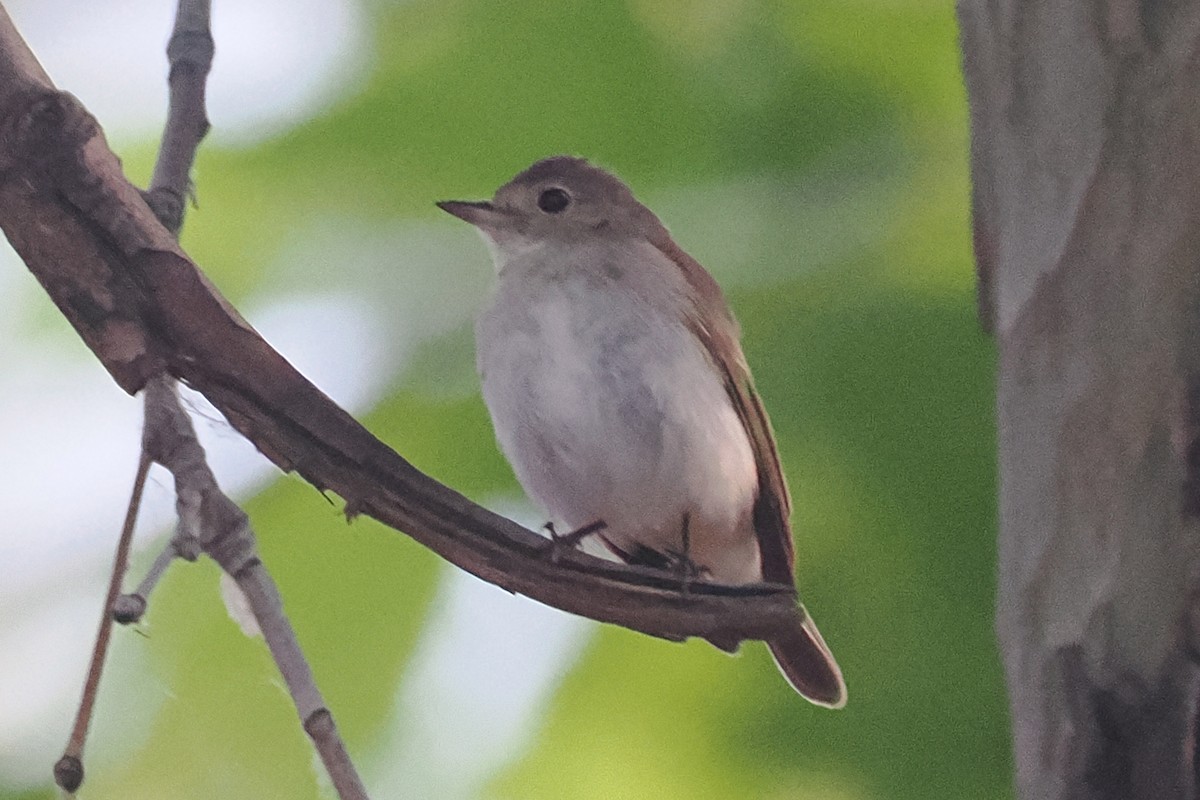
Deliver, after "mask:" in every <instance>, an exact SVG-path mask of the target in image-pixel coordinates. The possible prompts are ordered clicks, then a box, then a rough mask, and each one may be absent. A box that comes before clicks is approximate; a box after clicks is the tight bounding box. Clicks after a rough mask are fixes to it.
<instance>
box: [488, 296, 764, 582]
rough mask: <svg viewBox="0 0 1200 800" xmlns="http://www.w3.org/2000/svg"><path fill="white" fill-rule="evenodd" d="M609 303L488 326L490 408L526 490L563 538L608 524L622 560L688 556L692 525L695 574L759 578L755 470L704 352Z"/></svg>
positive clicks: (554, 306)
mask: <svg viewBox="0 0 1200 800" xmlns="http://www.w3.org/2000/svg"><path fill="white" fill-rule="evenodd" d="M600 299H603V300H604V305H603V308H598V309H597V308H587V307H580V303H579V301H578V298H573V297H571V296H569V295H567V294H558V295H554V294H552V295H550V296H549V297H546V298H543V299H542V300H541V302H538V303H536V304H533V306H532V308H531V313H529V314H528V315H524V316H518V317H517V318H516V319H517V322H516V324H512V325H511V326H507V329H504V328H505V326H496V325H495V324H491V325H489V324H488V322H487V318H486V317H485V320H483V321H481V326H480V331H479V335H480V370H481V373H482V376H483V393H484V400H485V402H486V403H487V405H488V408H489V411H490V412H491V415H492V418H493V422H494V425H495V428H496V435H497V439H498V440H499V442H500V445H501V448H502V449H503V450H504V453H505V455H506V456H507V457H508V459H509V461H510V462H511V463H512V465H513V468H514V471H515V472H516V474H517V477H518V479H519V480H520V482H521V484H522V486H523V487H524V488H525V490H526V491H527V492H528V493H529V495H530V496H531V497H532V498H533V499H534V500H535V501H537V502H538V503H540V504H541V505H542V506H544V507H545V509H546V511H547V512H548V513H549V515H550V517H551V519H552V520H553V521H554V522H555V524H556V525H557V526H559V527H560V528H562V529H564V530H571V529H577V528H580V527H582V526H584V525H588V524H590V523H592V522H596V521H598V520H599V521H603V522H604V523H605V525H606V526H607V527H606V529H605V531H604V536H605V537H606V538H608V539H609V540H610V541H611V542H612V543H613V545H615V546H616V547H618V548H620V549H623V550H626V551H631V550H636V549H637V548H638V547H639V546H640V547H648V548H650V549H652V550H655V551H657V552H660V553H665V554H679V553H681V552H682V551H683V540H682V533H683V528H684V525H685V520H686V524H687V527H688V538H689V546H688V556H689V558H690V559H691V560H692V561H693V562H694V563H695V564H697V565H698V566H700V567H703V568H705V569H706V570H708V571H709V573H710V574H711V575H712V577H713V578H714V579H717V580H723V581H729V582H745V581H753V580H758V579H759V577H760V568H759V559H758V547H757V542H756V539H755V537H754V533H753V529H752V527H751V521H750V515H751V508H752V505H753V503H754V498H755V495H756V492H757V486H758V478H757V470H756V467H755V463H754V457H753V453H752V452H751V449H750V443H749V440H748V438H747V436H746V433H745V430H744V428H743V426H742V424H741V421H740V420H739V418H738V416H737V414H736V412H735V411H734V409H733V407H732V404H731V403H730V401H729V398H728V396H727V394H726V391H725V388H724V385H723V383H722V381H721V379H720V378H719V377H718V375H717V373H716V371H715V369H714V368H713V366H712V364H711V362H710V361H709V359H708V356H707V354H706V353H705V352H704V351H703V348H702V346H701V345H700V343H699V342H698V341H697V340H696V339H695V337H694V336H693V335H692V334H691V332H690V331H689V330H688V329H687V328H686V327H685V326H684V325H683V324H682V323H680V324H676V325H672V324H667V323H666V322H665V321H664V320H662V319H660V318H656V317H655V316H654V315H653V314H651V313H649V312H648V311H647V310H646V309H643V308H640V307H639V306H638V305H637V304H636V303H622V302H620V301H619V300H617V301H614V300H613V299H612V298H600ZM508 311H509V312H510V313H509V314H508V315H506V316H505V318H506V319H510V320H511V319H512V318H513V315H512V314H511V311H512V309H511V308H510V309H508Z"/></svg>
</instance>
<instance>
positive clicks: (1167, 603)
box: [959, 0, 1200, 800]
mask: <svg viewBox="0 0 1200 800" xmlns="http://www.w3.org/2000/svg"><path fill="white" fill-rule="evenodd" d="M959 19H960V23H961V27H962V48H963V54H964V70H965V73H966V79H967V88H968V91H969V96H970V103H971V133H972V143H971V144H972V147H971V159H972V173H973V181H974V192H973V203H974V223H975V245H976V261H977V265H978V270H979V297H980V312H981V315H982V317H983V319H984V324H985V325H986V326H988V327H989V328H990V329H991V330H992V331H993V332H994V334H995V336H996V339H997V344H998V348H999V376H998V386H997V416H998V425H999V446H1000V454H999V466H1000V547H999V550H1000V571H999V600H998V612H997V629H998V633H999V639H1000V645H1001V648H1002V652H1003V658H1004V665H1005V671H1006V675H1007V680H1008V689H1009V696H1010V708H1011V712H1012V720H1013V728H1014V751H1015V758H1016V765H1017V789H1018V795H1019V797H1021V798H1022V799H1023V800H1033V798H1038V800H1042V799H1043V798H1045V799H1046V800H1050V799H1051V798H1053V799H1054V800H1058V799H1059V798H1113V799H1114V800H1115V799H1116V798H1122V800H1173V799H1174V798H1188V799H1189V800H1191V798H1194V797H1195V796H1196V784H1197V781H1196V776H1195V771H1194V767H1193V750H1194V746H1195V736H1194V732H1195V709H1196V695H1197V670H1196V667H1195V663H1194V661H1195V658H1196V652H1197V650H1198V649H1200V647H1198V645H1197V642H1200V605H1198V598H1200V595H1198V594H1197V593H1196V590H1197V587H1198V584H1197V565H1198V560H1197V554H1198V551H1200V526H1198V525H1197V522H1198V521H1200V517H1198V515H1200V306H1198V305H1197V301H1198V299H1200V292H1198V277H1197V276H1198V275H1200V213H1198V212H1200V4H1196V3H1185V2H1173V1H1172V0H1151V1H1149V2H1135V1H1134V0H1094V1H1093V2H1079V0H962V2H961V3H960V6H959Z"/></svg>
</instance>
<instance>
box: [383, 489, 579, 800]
mask: <svg viewBox="0 0 1200 800" xmlns="http://www.w3.org/2000/svg"><path fill="white" fill-rule="evenodd" d="M506 505H507V506H512V507H514V508H521V507H523V508H525V509H526V511H525V513H523V514H519V515H517V516H516V519H518V521H520V522H522V524H526V525H530V526H533V527H536V525H537V524H538V523H536V522H533V520H535V519H537V516H536V515H535V514H533V513H532V512H529V511H528V506H519V505H517V504H515V503H508V504H506ZM505 510H509V509H505ZM597 627H598V625H597V623H595V622H592V621H590V620H586V619H583V618H581V617H576V616H573V615H571V614H567V613H565V612H562V611H558V610H557V609H553V608H550V607H548V606H545V605H542V604H541V603H538V602H536V601H534V600H530V599H529V598H527V597H522V596H520V595H511V594H509V593H508V592H505V591H504V590H503V589H499V588H497V587H495V586H492V585H491V584H489V583H485V582H483V581H481V580H479V579H478V578H476V577H474V576H472V575H469V574H468V573H466V572H463V571H462V570H458V569H447V570H445V571H444V573H443V578H442V581H441V585H440V586H439V587H438V591H437V594H436V596H435V597H434V599H433V604H432V609H431V612H430V615H429V617H428V619H427V620H426V623H425V628H424V630H423V631H422V634H421V638H420V640H419V641H418V642H417V647H416V651H415V655H414V656H413V661H412V663H411V664H410V665H409V667H408V670H407V671H406V672H405V675H404V678H403V680H402V681H401V683H400V687H399V691H398V694H397V697H396V706H395V708H394V710H393V715H392V719H391V721H390V722H389V723H388V725H387V729H386V732H385V733H384V735H383V736H382V738H381V740H380V741H379V742H377V744H376V745H375V754H374V757H373V758H371V759H369V761H368V763H367V775H368V779H367V783H368V785H369V786H370V787H371V788H372V790H373V791H374V792H376V793H378V794H380V795H383V796H387V797H425V798H430V800H459V799H460V798H461V799H462V800H468V798H477V797H480V796H482V790H483V789H484V788H485V787H486V785H487V784H488V783H489V782H490V781H491V780H492V779H493V778H494V777H495V776H496V774H497V773H498V772H499V771H500V770H502V769H504V768H505V767H506V766H508V765H509V764H510V763H512V762H513V761H514V760H516V759H517V758H519V757H520V756H521V755H522V754H523V753H524V752H525V751H526V749H527V748H528V747H529V745H530V744H531V743H532V741H533V739H534V735H535V733H536V732H537V730H538V727H539V726H540V724H541V723H542V720H543V714H544V712H545V710H546V708H547V706H548V705H549V704H550V702H551V700H552V699H553V696H554V692H555V691H556V690H557V688H558V686H559V684H560V682H561V681H562V678H563V676H565V675H566V673H567V672H568V671H569V670H570V669H571V667H572V666H574V664H575V662H576V661H577V660H578V659H579V658H580V656H581V654H582V652H583V650H584V647H585V646H586V644H587V643H588V641H590V639H591V637H592V635H593V634H594V633H595V631H596V629H597Z"/></svg>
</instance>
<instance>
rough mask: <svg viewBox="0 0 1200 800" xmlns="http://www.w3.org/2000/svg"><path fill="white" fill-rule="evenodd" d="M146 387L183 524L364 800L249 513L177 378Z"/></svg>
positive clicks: (351, 797) (343, 788)
mask: <svg viewBox="0 0 1200 800" xmlns="http://www.w3.org/2000/svg"><path fill="white" fill-rule="evenodd" d="M145 393H146V429H147V431H148V432H149V433H148V436H147V450H148V452H149V454H150V456H151V457H152V458H153V459H154V460H155V461H156V462H158V463H160V464H162V465H163V466H164V467H166V468H167V469H168V470H170V472H171V474H173V475H174V476H175V494H176V509H177V511H178V513H179V518H180V525H181V527H183V526H186V527H188V528H189V529H191V530H192V531H193V532H194V533H195V535H196V538H197V539H198V540H199V542H200V546H201V548H202V549H203V550H204V553H205V554H207V555H208V556H209V557H210V558H212V559H213V560H214V561H216V562H217V564H219V565H220V567H221V569H223V570H224V571H225V572H226V573H228V574H229V575H231V576H233V578H234V580H235V581H237V584H238V588H239V589H241V591H242V593H243V594H244V595H245V596H246V599H247V601H248V602H249V604H250V609H251V611H252V612H253V613H254V617H255V620H256V621H257V623H258V627H259V629H260V630H261V631H262V635H263V639H264V640H265V641H266V643H267V647H268V648H269V649H270V651H271V655H272V656H273V657H274V659H275V663H276V665H277V666H278V667H279V672H280V674H281V675H282V676H283V679H284V682H285V683H286V684H287V687H288V692H289V693H290V694H291V696H292V700H293V702H294V703H295V705H296V712H297V713H298V714H299V716H300V721H301V723H302V724H303V726H304V730H305V731H306V732H307V733H308V734H309V736H310V737H311V738H312V740H313V745H314V746H315V747H316V750H317V753H318V754H319V755H320V757H321V760H322V762H323V763H324V764H325V768H326V771H327V772H328V773H329V776H330V780H331V781H332V783H333V786H334V789H335V790H336V791H337V793H338V797H340V798H342V800H366V797H367V793H366V789H365V788H364V787H363V784H362V780H361V779H360V778H359V777H358V773H357V772H356V771H355V769H354V765H353V763H352V762H351V761H350V758H349V754H348V753H347V750H346V746H345V744H344V743H343V742H342V739H341V736H340V735H339V733H338V731H337V726H336V724H335V723H334V721H333V715H332V714H331V713H330V712H329V710H328V708H327V707H326V706H325V700H324V698H323V697H322V696H321V692H320V690H319V689H318V688H317V685H316V681H315V680H314V678H313V674H312V669H311V668H310V667H309V665H308V661H307V660H306V659H305V657H304V653H303V652H302V651H301V649H300V644H299V642H298V641H297V639H296V633H295V631H294V630H293V629H292V626H291V623H290V622H289V621H288V619H287V616H286V615H285V614H284V612H283V601H282V600H281V598H280V596H279V590H278V588H277V587H276V585H275V581H274V580H273V579H272V578H271V575H270V573H269V572H268V571H267V568H266V567H265V566H264V565H263V563H262V560H261V559H260V558H259V555H258V551H257V547H256V544H255V540H254V531H253V530H252V529H251V527H250V520H249V517H247V516H246V512H244V511H242V509H241V508H239V507H238V506H237V504H236V503H234V502H233V501H232V500H231V499H229V497H228V496H226V495H225V494H224V493H223V492H222V491H221V488H220V487H219V486H218V485H217V481H216V478H215V476H214V475H213V473H212V469H211V468H210V467H209V466H208V462H207V459H206V457H205V453H204V448H203V447H202V446H201V445H200V442H199V440H197V438H196V431H195V427H194V426H193V425H192V421H191V418H190V417H189V416H188V414H187V412H186V411H184V410H183V407H182V406H181V405H180V404H179V396H178V395H177V394H176V392H175V382H174V380H172V379H171V378H170V377H168V376H165V375H163V376H159V377H158V378H155V379H154V380H152V381H150V383H148V384H147V385H146V390H145Z"/></svg>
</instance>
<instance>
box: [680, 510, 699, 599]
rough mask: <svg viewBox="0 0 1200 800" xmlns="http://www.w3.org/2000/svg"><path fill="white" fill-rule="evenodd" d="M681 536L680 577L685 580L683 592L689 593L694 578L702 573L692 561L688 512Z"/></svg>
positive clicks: (684, 518) (684, 516)
mask: <svg viewBox="0 0 1200 800" xmlns="http://www.w3.org/2000/svg"><path fill="white" fill-rule="evenodd" d="M679 537H680V539H681V540H682V544H683V550H682V552H680V554H679V565H678V570H679V579H680V580H681V581H683V590H682V591H683V594H685V595H687V594H690V593H691V588H692V579H693V578H695V577H697V576H698V575H699V574H700V568H699V567H697V566H696V564H695V563H693V561H692V533H691V526H690V525H689V517H688V515H687V514H684V515H683V528H682V529H681V530H680V532H679Z"/></svg>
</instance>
